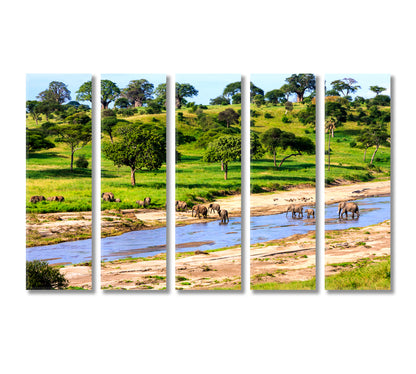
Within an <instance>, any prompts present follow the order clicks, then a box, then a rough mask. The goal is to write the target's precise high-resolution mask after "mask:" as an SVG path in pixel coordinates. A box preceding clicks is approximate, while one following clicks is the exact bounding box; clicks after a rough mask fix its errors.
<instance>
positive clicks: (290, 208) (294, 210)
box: [286, 204, 303, 218]
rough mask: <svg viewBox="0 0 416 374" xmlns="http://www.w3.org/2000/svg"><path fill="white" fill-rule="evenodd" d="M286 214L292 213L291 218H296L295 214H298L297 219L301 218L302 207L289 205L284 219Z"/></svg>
mask: <svg viewBox="0 0 416 374" xmlns="http://www.w3.org/2000/svg"><path fill="white" fill-rule="evenodd" d="M288 212H292V218H293V217H296V213H298V217H301V216H302V217H303V206H302V205H295V204H290V205H289V206H288V207H287V210H286V217H287V213H288Z"/></svg>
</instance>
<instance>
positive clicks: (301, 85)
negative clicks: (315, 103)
mask: <svg viewBox="0 0 416 374" xmlns="http://www.w3.org/2000/svg"><path fill="white" fill-rule="evenodd" d="M286 82H288V84H289V87H288V88H289V89H290V92H294V93H295V94H296V95H297V97H298V102H302V101H303V97H304V95H305V93H306V91H314V90H315V83H316V81H315V76H314V75H313V74H292V75H291V76H290V77H288V78H286Z"/></svg>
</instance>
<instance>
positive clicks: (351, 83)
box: [331, 78, 361, 97]
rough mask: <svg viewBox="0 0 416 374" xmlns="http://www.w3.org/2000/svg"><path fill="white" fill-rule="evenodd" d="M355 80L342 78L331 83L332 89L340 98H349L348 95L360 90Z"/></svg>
mask: <svg viewBox="0 0 416 374" xmlns="http://www.w3.org/2000/svg"><path fill="white" fill-rule="evenodd" d="M356 83H358V82H357V81H356V80H355V79H353V78H343V79H337V80H335V81H333V82H331V85H332V89H333V90H335V91H337V92H339V93H340V94H341V95H342V96H344V97H345V96H349V94H350V93H354V92H357V91H358V89H359V88H361V87H360V86H359V85H357V84H356Z"/></svg>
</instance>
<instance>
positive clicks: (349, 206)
mask: <svg viewBox="0 0 416 374" xmlns="http://www.w3.org/2000/svg"><path fill="white" fill-rule="evenodd" d="M348 212H351V214H352V218H354V214H357V217H359V216H360V209H359V208H358V205H357V204H356V203H349V202H348V203H347V202H345V201H343V202H341V203H339V204H338V218H342V216H343V215H344V214H345V218H346V219H348Z"/></svg>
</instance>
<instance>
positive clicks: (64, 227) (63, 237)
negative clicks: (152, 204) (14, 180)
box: [26, 181, 390, 247]
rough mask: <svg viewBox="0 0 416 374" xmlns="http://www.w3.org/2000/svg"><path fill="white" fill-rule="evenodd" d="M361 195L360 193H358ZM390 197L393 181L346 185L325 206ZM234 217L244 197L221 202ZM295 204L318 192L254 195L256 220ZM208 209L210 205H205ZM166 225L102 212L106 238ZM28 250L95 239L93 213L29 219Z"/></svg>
mask: <svg viewBox="0 0 416 374" xmlns="http://www.w3.org/2000/svg"><path fill="white" fill-rule="evenodd" d="M357 191H358V192H357ZM389 193H390V181H382V182H366V183H351V184H342V185H339V186H332V187H327V188H326V189H325V203H326V204H332V203H337V202H339V201H344V200H353V199H359V198H364V197H370V196H382V195H387V194H389ZM215 202H217V203H219V204H220V205H221V207H222V208H223V209H227V210H228V212H229V215H230V217H239V216H240V215H241V195H234V196H231V197H227V198H222V199H218V200H216V201H215ZM291 203H295V204H302V205H312V206H313V205H315V188H310V187H309V188H294V189H292V190H289V191H278V192H274V193H266V194H252V195H250V214H251V215H252V216H259V215H270V214H278V213H282V212H285V211H286V209H287V206H288V205H289V204H291ZM204 205H206V206H208V203H207V204H204ZM175 218H176V224H177V225H186V224H191V223H197V222H202V221H203V220H204V219H203V218H201V219H198V218H197V217H192V215H191V211H190V210H188V211H187V212H176V217H175ZM207 219H208V220H218V219H219V217H218V215H217V214H214V213H210V214H209V215H208V218H207ZM165 225H166V211H164V210H155V209H122V210H110V211H103V212H101V234H102V236H113V235H120V234H122V233H124V232H128V231H134V230H143V229H152V228H157V227H161V226H165ZM26 236H27V246H28V247H31V246H37V245H47V244H55V243H59V242H63V241H69V240H77V239H86V238H89V237H91V212H74V213H48V214H37V215H35V214H27V215H26Z"/></svg>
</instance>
